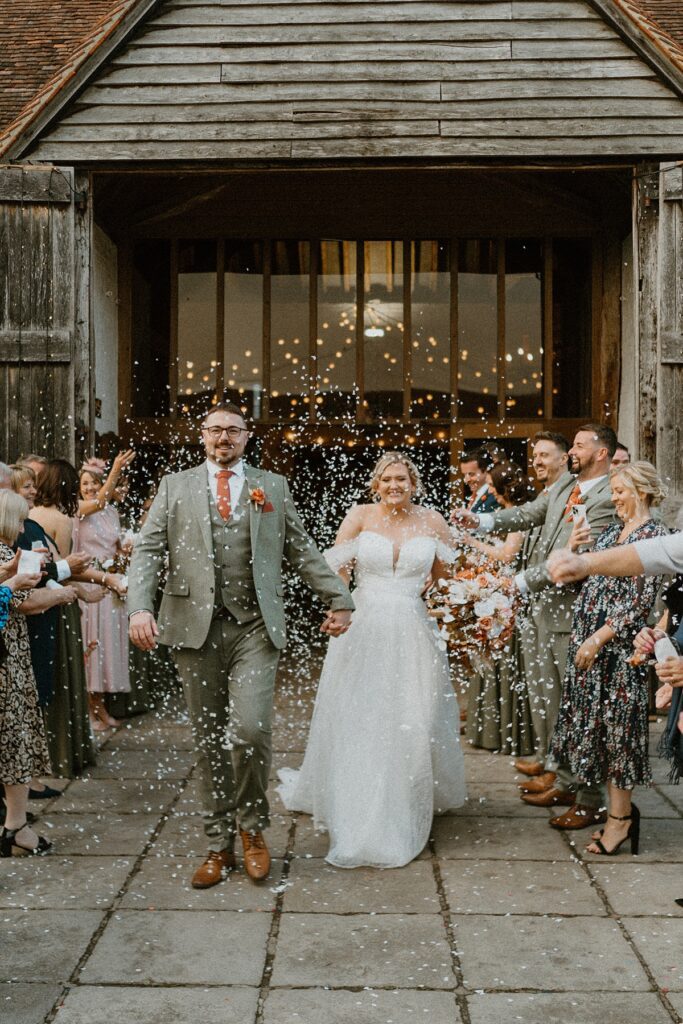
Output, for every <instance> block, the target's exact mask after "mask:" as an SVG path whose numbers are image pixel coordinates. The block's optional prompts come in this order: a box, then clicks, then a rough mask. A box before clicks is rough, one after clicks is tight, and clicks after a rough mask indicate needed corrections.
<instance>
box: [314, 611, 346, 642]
mask: <svg viewBox="0 0 683 1024" xmlns="http://www.w3.org/2000/svg"><path fill="white" fill-rule="evenodd" d="M350 625H351V612H350V611H349V609H347V608H343V609H341V610H340V611H337V612H333V611H328V613H327V615H326V616H325V621H324V622H323V624H322V626H321V627H320V632H321V633H327V635H328V636H341V635H342V633H345V632H346V631H347V629H348V628H349V626H350Z"/></svg>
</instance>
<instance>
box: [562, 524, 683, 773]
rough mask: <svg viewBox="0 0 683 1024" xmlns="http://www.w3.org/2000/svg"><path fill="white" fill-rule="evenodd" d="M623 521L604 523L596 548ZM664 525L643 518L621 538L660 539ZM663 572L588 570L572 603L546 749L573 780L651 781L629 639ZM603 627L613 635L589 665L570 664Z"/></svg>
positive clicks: (639, 673) (641, 680)
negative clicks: (563, 668)
mask: <svg viewBox="0 0 683 1024" xmlns="http://www.w3.org/2000/svg"><path fill="white" fill-rule="evenodd" d="M621 530H622V526H621V524H616V525H615V526H608V527H607V529H606V530H603V532H602V533H601V534H600V536H599V537H598V539H597V541H596V544H595V550H596V551H602V550H604V549H605V548H611V547H615V546H617V544H618V537H619V534H620V533H621ZM666 533H667V530H666V529H665V528H664V527H663V526H661V524H659V523H656V522H655V521H654V520H653V519H648V520H647V522H645V523H643V525H642V526H639V527H638V528H637V529H635V530H634V531H633V532H632V533H631V534H630V535H629V537H628V538H627V540H625V541H622V542H621V543H625V544H630V543H633V542H634V541H637V540H645V539H646V538H648V537H663V536H665V535H666ZM662 578H663V577H661V576H629V577H623V578H615V577H609V576H590V577H589V578H588V579H587V580H586V582H585V583H584V584H583V587H582V589H581V593H580V595H579V597H578V600H577V602H576V605H575V606H574V620H573V623H572V633H571V641H570V644H569V656H568V658H567V670H566V673H565V677H564V684H563V688H562V697H561V700H560V713H559V715H558V720H557V725H556V727H555V732H554V734H553V739H552V743H551V748H550V753H551V756H552V757H554V758H555V759H556V760H557V761H558V763H560V764H567V765H569V767H570V768H571V771H572V773H573V774H574V775H575V776H576V778H577V779H578V780H579V782H582V783H591V784H597V783H601V782H605V781H608V782H611V783H612V784H613V785H615V786H618V787H619V788H620V789H633V787H634V786H638V785H640V786H649V785H650V783H651V781H652V775H651V771H650V765H649V761H648V717H647V716H648V688H647V679H646V675H645V670H644V669H642V668H636V667H634V666H633V665H630V664H629V658H630V657H631V655H632V654H633V640H634V638H635V636H636V633H638V632H639V631H640V630H641V629H642V628H643V626H645V625H647V620H648V616H649V613H650V610H651V609H652V606H653V604H654V602H655V599H656V597H657V592H658V590H659V587H660V585H661V582H662ZM604 625H609V626H611V627H612V629H614V630H615V633H616V636H615V637H614V639H613V640H611V641H610V642H609V643H607V644H605V645H604V647H602V649H601V650H600V652H599V654H598V656H597V657H596V659H595V661H594V662H593V664H592V666H591V667H590V668H589V669H587V670H581V669H578V668H577V667H576V665H575V664H574V659H575V657H576V652H577V651H578V649H579V647H580V646H581V644H583V643H584V642H585V641H586V640H587V639H588V638H589V637H590V636H592V635H593V633H595V632H596V630H598V629H600V627H601V626H604Z"/></svg>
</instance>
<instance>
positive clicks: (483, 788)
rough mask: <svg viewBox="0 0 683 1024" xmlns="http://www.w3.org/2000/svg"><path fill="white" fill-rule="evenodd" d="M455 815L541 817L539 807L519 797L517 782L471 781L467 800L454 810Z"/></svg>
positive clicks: (468, 786)
mask: <svg viewBox="0 0 683 1024" xmlns="http://www.w3.org/2000/svg"><path fill="white" fill-rule="evenodd" d="M453 814H454V815H455V816H465V817H470V818H472V817H475V818H478V817H490V818H536V819H539V818H541V816H542V815H541V811H540V810H539V808H538V807H531V806H530V805H529V804H525V803H524V801H523V800H520V798H519V790H518V789H517V785H516V783H514V782H513V783H511V782H509V781H508V782H470V783H468V785H467V800H466V801H465V803H464V804H463V806H462V807H459V808H458V809H457V810H456V811H454V812H453Z"/></svg>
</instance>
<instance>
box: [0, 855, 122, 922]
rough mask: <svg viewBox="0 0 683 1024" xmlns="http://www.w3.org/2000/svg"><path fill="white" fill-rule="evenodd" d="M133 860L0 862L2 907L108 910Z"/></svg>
mask: <svg viewBox="0 0 683 1024" xmlns="http://www.w3.org/2000/svg"><path fill="white" fill-rule="evenodd" d="M133 864H134V860H133V858H132V857H59V856H56V855H55V856H50V857H45V858H44V859H43V860H42V861H41V864H40V870H39V871H36V861H35V859H34V858H32V857H12V858H11V860H5V861H0V907H2V908H4V907H26V908H28V909H44V910H45V909H46V910H69V909H70V908H73V909H75V910H90V909H91V908H92V909H95V910H106V909H107V908H108V907H110V906H111V905H112V903H113V901H114V898H115V897H116V895H117V893H118V892H119V890H120V889H121V887H122V886H123V883H124V882H125V880H126V878H127V877H128V875H129V874H130V871H131V868H132V867H133Z"/></svg>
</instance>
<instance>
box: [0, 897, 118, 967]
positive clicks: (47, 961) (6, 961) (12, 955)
mask: <svg viewBox="0 0 683 1024" xmlns="http://www.w3.org/2000/svg"><path fill="white" fill-rule="evenodd" d="M103 917H104V915H103V914H101V913H98V912H97V911H96V910H35V911H26V910H3V911H0V933H1V934H2V955H0V981H38V982H51V981H58V982H62V981H67V980H68V978H69V977H70V975H71V973H72V972H73V970H74V968H75V967H76V964H77V963H78V961H79V960H80V958H81V957H82V955H83V954H84V953H85V951H86V949H87V947H88V943H89V942H90V940H91V939H92V937H93V934H94V933H95V931H96V929H97V928H98V927H99V926H100V923H101V921H102V919H103Z"/></svg>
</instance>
